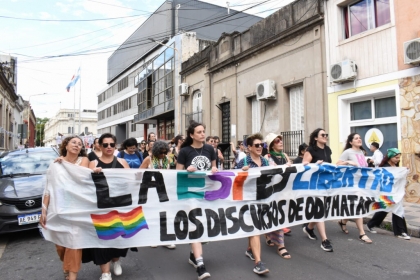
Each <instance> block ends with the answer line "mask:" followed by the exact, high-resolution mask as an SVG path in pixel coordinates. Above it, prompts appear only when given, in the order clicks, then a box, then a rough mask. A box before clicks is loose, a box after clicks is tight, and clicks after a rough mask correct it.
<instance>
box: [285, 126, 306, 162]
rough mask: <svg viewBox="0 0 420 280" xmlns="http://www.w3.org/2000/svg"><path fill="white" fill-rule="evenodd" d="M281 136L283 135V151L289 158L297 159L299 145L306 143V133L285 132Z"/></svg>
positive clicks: (298, 131)
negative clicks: (304, 136) (304, 137)
mask: <svg viewBox="0 0 420 280" xmlns="http://www.w3.org/2000/svg"><path fill="white" fill-rule="evenodd" d="M281 135H283V151H284V152H285V153H286V154H287V155H288V156H289V157H297V156H298V153H299V145H300V144H302V143H303V142H304V141H303V135H304V131H303V130H297V131H284V132H282V133H281Z"/></svg>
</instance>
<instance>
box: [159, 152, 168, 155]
mask: <svg viewBox="0 0 420 280" xmlns="http://www.w3.org/2000/svg"><path fill="white" fill-rule="evenodd" d="M166 154H168V151H164V152H160V153H159V155H166Z"/></svg>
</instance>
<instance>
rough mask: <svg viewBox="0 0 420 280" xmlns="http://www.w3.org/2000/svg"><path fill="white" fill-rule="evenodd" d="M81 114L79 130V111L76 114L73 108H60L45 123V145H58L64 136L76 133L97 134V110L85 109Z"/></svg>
mask: <svg viewBox="0 0 420 280" xmlns="http://www.w3.org/2000/svg"><path fill="white" fill-rule="evenodd" d="M80 116H81V117H80V131H79V112H78V111H76V114H75V112H74V110H73V109H60V110H59V111H58V112H57V114H56V115H55V116H54V117H52V118H51V119H50V120H49V121H48V122H47V123H45V128H44V135H45V139H44V140H43V142H44V146H57V145H58V144H60V143H61V142H60V140H61V139H62V138H63V137H66V136H70V135H74V134H77V135H83V136H84V135H90V134H92V135H93V136H96V134H97V128H96V126H97V122H98V117H97V113H96V110H87V109H84V110H82V113H81V115H80Z"/></svg>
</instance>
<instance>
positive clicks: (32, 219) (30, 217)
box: [18, 213, 41, 226]
mask: <svg viewBox="0 0 420 280" xmlns="http://www.w3.org/2000/svg"><path fill="white" fill-rule="evenodd" d="M40 218H41V213H34V214H26V215H19V216H18V223H19V225H20V226H23V225H27V224H33V223H38V222H39V219H40Z"/></svg>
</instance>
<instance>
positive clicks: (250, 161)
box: [238, 133, 270, 274]
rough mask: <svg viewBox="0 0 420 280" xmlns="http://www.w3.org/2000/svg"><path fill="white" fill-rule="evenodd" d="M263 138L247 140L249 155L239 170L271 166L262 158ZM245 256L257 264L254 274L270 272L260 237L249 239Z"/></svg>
mask: <svg viewBox="0 0 420 280" xmlns="http://www.w3.org/2000/svg"><path fill="white" fill-rule="evenodd" d="M262 141H263V136H262V135H261V134H259V133H257V134H253V135H251V136H249V137H248V138H247V139H246V144H247V146H248V151H249V155H247V156H246V157H245V158H243V159H241V160H240V161H239V163H238V168H240V169H242V170H243V171H248V169H249V168H256V167H263V166H269V163H268V160H267V159H265V158H264V157H262V156H261V154H262V150H263V146H264V144H263V142H262ZM245 255H246V256H247V257H249V258H250V259H251V260H253V261H254V262H255V266H254V272H255V273H256V274H265V273H268V272H270V271H269V269H268V268H266V267H265V264H264V263H263V262H262V261H261V241H260V236H259V235H255V236H251V237H248V248H247V250H246V251H245Z"/></svg>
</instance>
